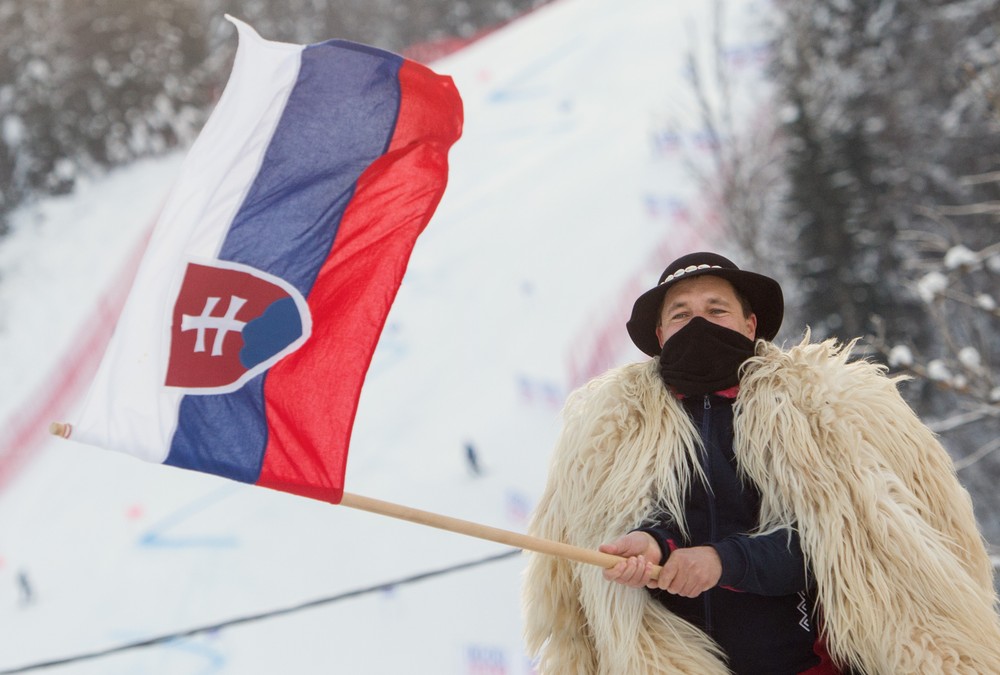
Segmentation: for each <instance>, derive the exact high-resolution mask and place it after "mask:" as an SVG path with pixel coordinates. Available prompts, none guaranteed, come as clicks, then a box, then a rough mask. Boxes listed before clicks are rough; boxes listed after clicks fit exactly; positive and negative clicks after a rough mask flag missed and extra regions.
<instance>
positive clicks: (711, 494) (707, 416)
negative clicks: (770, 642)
mask: <svg viewBox="0 0 1000 675" xmlns="http://www.w3.org/2000/svg"><path fill="white" fill-rule="evenodd" d="M704 406H705V412H704V414H703V415H702V417H701V438H702V443H703V445H704V451H705V465H704V469H705V479H706V481H707V483H708V485H707V486H706V488H707V489H706V493H707V494H708V527H709V541H710V542H712V543H715V538H716V536H717V523H716V515H715V489H714V488H713V487H712V453H711V451H710V449H709V447H708V446H709V442H708V430H709V427H710V426H711V416H712V402H711V400H710V399H709V397H708V395H707V394H706V395H705V402H704ZM711 593H712V589H708V590H707V591H705V592H704V593H703V594H702V595H703V596H704V603H705V632H707V633H708V634H709V635H711V634H712V596H711Z"/></svg>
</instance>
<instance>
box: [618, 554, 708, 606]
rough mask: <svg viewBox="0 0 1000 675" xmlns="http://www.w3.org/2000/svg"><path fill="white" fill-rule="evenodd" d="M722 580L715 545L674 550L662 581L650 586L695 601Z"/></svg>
mask: <svg viewBox="0 0 1000 675" xmlns="http://www.w3.org/2000/svg"><path fill="white" fill-rule="evenodd" d="M605 577H607V573H605ZM720 578H722V560H720V559H719V554H718V553H717V552H716V550H715V549H714V548H712V547H711V546H692V547H691V548H679V549H676V550H675V551H673V552H672V553H671V554H670V557H669V558H667V562H666V563H664V565H663V569H662V570H660V576H659V578H658V579H656V580H655V581H651V582H649V583H647V584H646V585H647V586H648V587H649V588H659V589H662V590H664V591H667V592H668V593H673V594H674V595H683V596H684V597H685V598H695V597H698V596H699V595H701V594H702V593H704V592H705V591H707V590H708V589H710V588H714V587H715V585H716V584H718V583H719V579H720Z"/></svg>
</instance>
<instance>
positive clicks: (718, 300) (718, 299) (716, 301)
mask: <svg viewBox="0 0 1000 675" xmlns="http://www.w3.org/2000/svg"><path fill="white" fill-rule="evenodd" d="M689 304H691V303H690V302H688V300H687V299H686V298H678V299H677V300H674V301H673V302H671V303H670V304H669V305H666V307H665V309H666V310H667V311H672V310H674V309H679V308H681V307H687V306H688V305H689ZM707 304H709V305H722V306H724V307H728V306H730V305H732V302H730V301H729V300H727V299H726V298H724V297H722V296H721V295H713V296H711V297H710V298H708V300H707Z"/></svg>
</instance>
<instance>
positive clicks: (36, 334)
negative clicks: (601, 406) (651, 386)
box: [0, 0, 767, 675]
mask: <svg viewBox="0 0 1000 675" xmlns="http://www.w3.org/2000/svg"><path fill="white" fill-rule="evenodd" d="M713 4H714V3H707V2H703V1H700V0H674V1H673V2H664V1H663V0H627V1H624V2H623V1H622V0H557V1H556V2H554V3H552V4H550V5H547V6H545V7H543V8H542V9H539V10H537V11H535V12H533V13H532V14H530V15H528V16H526V17H524V18H522V19H520V20H517V21H515V22H513V23H512V24H510V25H508V26H507V27H505V28H504V29H502V30H500V31H497V32H494V33H492V34H490V35H489V36H487V37H486V38H484V39H482V40H480V41H479V42H476V43H474V44H472V45H471V46H469V47H467V48H465V49H463V50H462V51H460V52H458V53H456V54H454V55H452V56H450V57H448V58H446V59H444V60H442V61H439V62H437V63H435V64H433V65H434V68H435V70H437V71H438V72H442V73H447V74H450V75H452V76H453V77H454V79H455V81H456V84H457V85H458V88H459V91H460V92H461V93H462V96H463V99H464V102H465V119H466V124H465V132H464V135H463V138H462V139H461V140H460V141H459V142H458V144H457V145H456V146H455V147H454V149H453V151H452V155H451V178H450V182H449V186H448V190H447V192H446V194H445V197H444V199H443V201H442V203H441V205H440V207H439V209H438V211H437V214H436V215H435V217H434V219H433V220H432V221H431V224H430V225H429V227H428V228H427V230H426V231H425V232H424V234H423V235H422V236H421V238H420V239H419V240H418V242H417V246H416V248H415V249H414V252H413V256H412V258H411V260H410V265H409V268H408V271H407V275H406V278H405V280H404V282H403V285H402V287H401V289H400V293H399V295H398V297H397V300H396V303H395V305H394V307H393V309H392V312H391V313H390V316H389V320H388V323H387V326H386V329H385V332H384V333H383V335H382V338H381V340H380V342H379V345H378V348H377V350H376V353H375V358H374V361H373V363H372V366H371V369H370V371H369V374H368V378H367V380H366V385H365V389H364V392H363V394H362V398H361V402H360V406H359V410H358V416H357V420H356V422H355V427H354V436H353V443H352V449H351V454H350V456H349V459H348V468H347V490H348V491H351V492H355V493H359V494H362V495H367V496H370V497H375V498H379V499H384V500H388V501H393V502H398V503H402V504H405V505H408V506H413V507H417V508H421V509H425V510H430V511H435V512H439V513H444V514H447V515H450V516H454V517H458V518H464V519H468V520H474V521H477V522H482V523H485V524H488V525H492V526H494V527H501V528H504V529H510V530H515V531H524V530H525V528H526V526H527V519H528V516H529V513H530V510H531V508H532V507H533V505H534V503H535V500H536V499H537V497H538V495H539V494H540V492H541V490H542V487H543V485H544V481H545V473H546V467H547V462H548V455H549V450H550V448H551V447H552V444H553V442H554V440H555V438H556V435H557V433H558V429H559V417H558V413H559V409H560V406H561V404H562V401H563V399H564V397H565V395H566V393H567V392H568V391H569V390H570V389H572V388H573V387H575V386H577V385H579V384H580V383H581V382H582V381H584V380H585V379H586V378H588V377H589V376H592V375H594V374H596V373H598V372H601V371H602V370H604V369H606V368H607V367H609V366H612V365H616V364H620V363H624V362H627V361H631V360H638V359H641V358H643V355H642V354H641V353H640V352H639V351H638V350H636V349H635V348H634V347H632V345H631V343H630V342H629V341H628V338H627V336H626V334H625V330H624V321H625V318H626V316H627V313H628V311H629V309H630V307H631V301H632V299H634V297H635V296H636V295H637V294H638V293H639V292H640V291H641V290H644V289H645V288H647V287H648V286H649V285H650V284H652V283H653V282H654V281H655V279H656V277H657V276H658V274H659V272H660V271H661V270H662V268H663V266H664V265H665V264H666V263H667V262H669V260H670V259H672V258H673V257H675V256H677V255H680V254H682V253H685V252H688V251H690V250H695V249H698V248H712V249H715V250H722V251H723V252H726V247H725V246H724V243H723V242H721V241H720V240H719V235H718V225H717V223H715V220H714V218H713V209H712V205H711V204H709V203H706V201H705V200H704V199H703V198H702V196H701V192H702V190H701V186H700V185H699V184H698V182H697V181H696V180H695V178H694V173H693V171H692V166H694V165H708V164H709V163H710V157H709V153H710V150H711V147H712V144H713V143H715V142H718V141H719V139H713V138H710V137H709V136H708V135H706V132H705V129H704V128H703V126H702V124H701V121H700V118H699V115H698V106H697V103H696V100H695V98H694V94H693V91H692V89H691V83H690V82H691V77H690V71H689V65H688V52H689V50H692V49H693V50H695V52H696V53H698V54H699V55H700V56H701V58H702V59H703V60H704V59H708V58H709V55H710V54H711V39H712V33H711V26H712V21H713V17H712V5H713ZM723 7H724V11H725V26H726V30H725V33H724V40H723V44H724V50H723V55H722V56H723V65H724V66H725V67H726V68H727V69H728V70H729V71H730V73H731V75H732V76H733V78H734V80H733V81H734V82H735V84H736V86H735V88H734V90H733V94H732V95H733V103H734V106H735V107H734V110H735V112H736V113H737V117H739V118H742V119H747V120H749V119H751V118H753V114H752V113H754V112H756V111H757V110H758V108H759V107H760V106H761V105H762V104H763V103H764V101H763V100H762V99H763V95H764V94H763V92H764V90H765V88H764V87H763V86H762V84H761V81H760V73H759V67H760V65H761V63H760V60H761V59H760V57H761V55H762V53H763V52H764V46H763V44H762V42H761V40H762V38H761V37H760V36H761V35H762V34H763V33H762V31H761V29H760V27H759V26H758V25H757V21H758V19H759V18H760V17H761V16H763V15H765V14H766V9H767V2H766V0H732V1H730V2H728V3H725V4H724V5H723ZM265 37H266V36H265ZM233 39H235V36H234V38H233ZM705 63H707V61H705ZM709 94H710V95H712V96H714V95H716V94H717V92H709ZM721 140H722V142H724V140H725V139H721ZM180 160H181V157H180V156H179V155H175V156H171V157H167V158H164V159H162V160H157V161H148V162H141V163H138V164H136V165H134V166H131V167H128V168H126V169H122V170H119V171H117V172H115V173H114V174H112V175H110V176H108V177H107V178H104V179H102V180H100V181H95V182H92V183H90V184H86V185H82V186H81V187H80V189H79V190H77V192H76V193H75V194H74V195H71V196H67V197H63V198H58V199H52V200H47V201H45V202H42V203H39V204H36V205H33V206H31V207H28V208H25V209H23V210H22V211H21V212H19V213H17V214H16V217H15V221H14V232H13V234H12V235H11V236H10V237H8V238H6V239H4V240H2V241H0V353H2V354H3V355H4V356H3V358H2V361H0V368H2V370H0V375H2V381H3V382H4V387H3V388H2V391H0V418H2V419H3V420H6V424H5V427H6V428H8V429H10V428H14V427H15V426H16V425H17V422H18V421H19V420H25V419H32V416H33V415H35V414H41V413H44V414H48V413H52V415H59V414H62V415H64V416H68V415H69V413H70V412H71V409H72V401H73V398H74V395H73V394H74V392H75V391H76V389H74V387H73V385H72V382H67V377H66V372H67V370H68V369H69V367H70V366H71V365H72V364H77V363H84V362H92V361H93V360H94V359H95V358H96V357H97V356H99V354H95V350H94V347H93V341H90V342H88V341H87V340H85V339H84V336H92V335H95V334H99V331H98V329H106V328H108V327H109V326H110V322H111V319H110V318H109V308H111V307H113V306H114V303H115V298H116V297H117V296H118V295H119V294H120V290H121V287H122V279H124V278H127V275H128V272H127V270H128V266H129V263H130V261H133V260H134V259H135V255H136V251H137V250H140V248H141V244H142V242H143V240H144V237H145V236H146V234H147V233H148V230H149V225H150V223H151V222H152V221H153V220H154V219H155V215H156V211H157V208H158V207H159V204H160V202H161V201H162V199H163V198H164V196H165V195H166V193H167V190H168V188H169V186H170V183H171V181H172V179H173V177H174V176H175V175H176V171H177V170H178V167H179V165H180ZM95 331H97V333H95ZM317 386H322V383H317ZM54 389H59V391H64V392H65V395H63V396H61V397H53V396H51V394H52V392H53V390H54ZM6 440H7V442H8V443H10V439H9V437H8V438H7V439H6ZM3 441H4V439H3V437H2V436H0V450H3V445H2V443H3ZM468 445H471V446H472V447H473V448H474V451H475V455H476V458H477V459H478V463H479V471H478V473H477V472H476V471H473V467H472V466H471V465H470V463H469V461H468V457H467V446H468ZM19 447H20V449H21V450H22V451H23V452H24V453H25V456H28V455H30V457H29V461H26V462H25V463H23V464H21V465H19V466H20V468H19V469H18V470H17V472H16V474H14V475H13V476H12V477H11V478H9V479H8V480H7V482H6V483H5V484H4V485H3V487H2V490H0V671H3V670H6V669H12V668H15V667H18V666H24V665H28V664H32V663H38V662H44V661H49V660H55V659H61V658H65V657H71V656H73V655H76V654H85V653H89V652H94V651H99V650H102V649H107V648H110V647H114V646H116V645H120V644H123V643H127V642H130V641H135V640H142V639H145V638H149V637H154V636H158V635H163V634H170V633H174V632H181V631H185V630H187V629H190V628H194V627H198V626H206V625H212V624H216V623H221V622H225V621H227V620H230V619H234V618H238V617H244V616H249V615H256V614H260V613H266V612H269V611H272V610H276V609H281V608H286V607H293V606H296V605H299V604H301V603H305V602H309V601H312V600H315V599H319V598H328V597H334V596H338V595H340V594H345V593H351V592H354V591H358V590H359V589H366V588H369V587H380V586H384V585H386V584H389V583H390V582H394V581H397V580H402V579H405V578H408V577H411V576H413V575H417V574H421V573H423V572H429V571H434V570H440V569H443V568H448V567H450V566H453V565H456V564H461V563H465V562H469V561H476V560H479V559H481V558H484V557H487V556H492V555H495V554H498V553H503V552H504V551H505V550H506V549H504V547H503V546H500V545H498V544H494V543H491V542H488V541H482V540H478V539H473V538H468V537H463V536H459V535H455V534H451V533H448V532H441V531H436V530H431V529H428V528H424V527H420V526H417V525H412V524H409V523H403V522H396V521H392V520H389V519H386V518H382V517H379V516H374V515H370V514H366V513H361V512H357V511H352V510H350V509H347V508H344V507H337V506H331V505H328V504H323V503H319V502H313V501H310V500H307V499H303V498H299V497H294V496H291V495H286V494H282V493H278V492H273V491H270V490H266V489H262V488H254V487H251V486H245V485H241V484H236V483H231V482H226V481H224V480H222V479H219V478H216V477H214V476H207V475H199V474H195V473H191V472H186V471H181V470H177V469H173V468H169V467H162V466H157V465H148V464H144V463H142V462H140V461H138V460H135V459H132V458H129V457H125V456H121V455H118V454H115V453H111V452H107V451H104V450H101V449H98V448H92V447H88V446H84V445H80V444H77V443H74V442H70V441H61V440H46V441H44V442H43V443H42V444H41V445H39V446H37V448H36V447H35V446H34V445H31V446H30V447H29V445H28V444H27V443H24V444H22V446H19ZM524 564H525V559H524V557H523V556H514V557H510V558H506V559H504V560H501V561H496V562H490V563H487V564H483V565H479V566H474V567H470V568H467V569H464V570H461V571H455V572H451V573H447V574H441V575H439V576H434V577H432V578H428V579H425V580H423V581H419V582H416V583H399V584H395V585H389V586H386V587H383V588H380V589H379V590H375V591H372V592H368V593H360V594H358V595H355V596H353V597H351V598H349V599H345V600H342V601H337V602H330V603H327V604H322V605H319V606H316V607H313V608H310V609H305V610H302V611H296V612H291V613H287V614H284V615H281V616H276V617H273V618H268V619H264V620H257V621H251V622H247V623H243V624H240V625H237V626H233V627H229V628H225V629H222V630H216V631H209V632H205V633H198V634H196V635H193V636H190V637H186V638H182V639H177V640H173V641H170V642H168V643H165V644H161V645H157V646H154V647H148V648H143V649H135V650H130V651H127V652H123V653H120V654H117V655H114V656H106V657H102V658H98V659H92V660H84V661H78V662H73V663H69V664H66V665H61V666H58V667H52V668H49V669H47V670H46V671H45V672H49V673H54V674H58V675H63V674H68V673H72V674H74V675H75V674H78V673H79V674H90V673H95V674H96V673H101V674H102V675H107V674H110V675H115V674H119V673H121V674H124V673H129V674H134V673H155V674H157V675H159V674H171V675H174V674H177V675H187V674H209V673H226V674H240V675H243V674H256V673H261V674H263V673H268V674H270V673H305V674H311V673H351V674H360V675H366V674H371V675H381V674H388V673H416V674H432V675H439V674H445V675H447V674H491V675H498V674H504V675H508V674H510V675H514V674H518V675H520V674H522V673H524V674H526V673H530V672H531V670H532V668H531V664H530V661H529V659H528V657H527V656H526V655H525V654H524V649H523V645H522V641H521V635H520V631H521V618H520V603H519V598H518V593H519V582H520V574H521V571H522V569H523V566H524Z"/></svg>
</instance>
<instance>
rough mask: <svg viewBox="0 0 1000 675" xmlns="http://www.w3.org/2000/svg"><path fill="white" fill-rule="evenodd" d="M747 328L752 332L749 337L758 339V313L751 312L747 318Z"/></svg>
mask: <svg viewBox="0 0 1000 675" xmlns="http://www.w3.org/2000/svg"><path fill="white" fill-rule="evenodd" d="M747 330H748V331H749V332H750V335H748V336H747V337H749V338H750V339H751V340H756V339H757V315H756V314H752V313H751V314H750V316H749V317H748V318H747Z"/></svg>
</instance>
